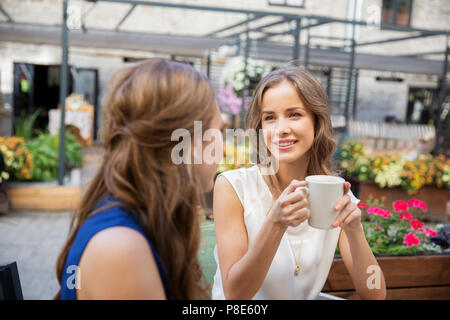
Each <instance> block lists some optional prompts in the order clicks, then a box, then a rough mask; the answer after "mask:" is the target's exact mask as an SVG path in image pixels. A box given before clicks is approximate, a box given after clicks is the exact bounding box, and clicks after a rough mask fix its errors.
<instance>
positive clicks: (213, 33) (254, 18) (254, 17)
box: [205, 15, 266, 37]
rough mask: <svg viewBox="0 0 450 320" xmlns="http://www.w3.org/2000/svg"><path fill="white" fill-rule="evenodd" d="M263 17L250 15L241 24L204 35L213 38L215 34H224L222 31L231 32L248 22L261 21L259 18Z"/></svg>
mask: <svg viewBox="0 0 450 320" xmlns="http://www.w3.org/2000/svg"><path fill="white" fill-rule="evenodd" d="M265 16H266V15H252V16H251V17H250V18H248V19H245V20H244V21H241V22H238V23H235V24H233V25H231V26H228V27H225V28H222V29H219V30H216V31H214V32H211V33H208V34H207V35H205V36H206V37H211V36H215V35H216V34H217V33H221V32H224V31H228V30H231V29H233V28H236V27H240V26H242V25H244V24H247V23H248V22H251V21H255V20H258V19H261V18H263V17H265Z"/></svg>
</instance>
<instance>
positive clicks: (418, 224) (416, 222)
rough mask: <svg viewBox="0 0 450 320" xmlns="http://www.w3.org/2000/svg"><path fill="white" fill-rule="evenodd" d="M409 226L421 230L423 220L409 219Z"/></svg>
mask: <svg viewBox="0 0 450 320" xmlns="http://www.w3.org/2000/svg"><path fill="white" fill-rule="evenodd" d="M411 228H413V229H414V230H421V229H422V228H423V222H421V221H420V220H417V219H416V220H411Z"/></svg>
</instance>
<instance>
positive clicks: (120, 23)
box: [114, 4, 136, 31]
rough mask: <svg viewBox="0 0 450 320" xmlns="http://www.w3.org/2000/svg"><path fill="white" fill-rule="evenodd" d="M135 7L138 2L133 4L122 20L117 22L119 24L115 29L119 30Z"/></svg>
mask: <svg viewBox="0 0 450 320" xmlns="http://www.w3.org/2000/svg"><path fill="white" fill-rule="evenodd" d="M134 8H136V4H133V5H132V6H131V8H130V9H128V11H127V13H126V14H125V15H124V16H123V18H122V19H121V20H120V22H119V23H118V24H117V26H116V27H115V28H114V30H116V31H117V30H119V28H120V26H121V25H122V23H124V22H125V20H127V18H128V17H129V16H130V14H131V12H133V10H134Z"/></svg>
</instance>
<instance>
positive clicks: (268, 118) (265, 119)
mask: <svg viewBox="0 0 450 320" xmlns="http://www.w3.org/2000/svg"><path fill="white" fill-rule="evenodd" d="M272 119H273V116H267V117H265V118H264V121H269V120H272Z"/></svg>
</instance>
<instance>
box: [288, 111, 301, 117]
mask: <svg viewBox="0 0 450 320" xmlns="http://www.w3.org/2000/svg"><path fill="white" fill-rule="evenodd" d="M301 116H302V115H301V114H300V113H298V112H293V113H291V117H301Z"/></svg>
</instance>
